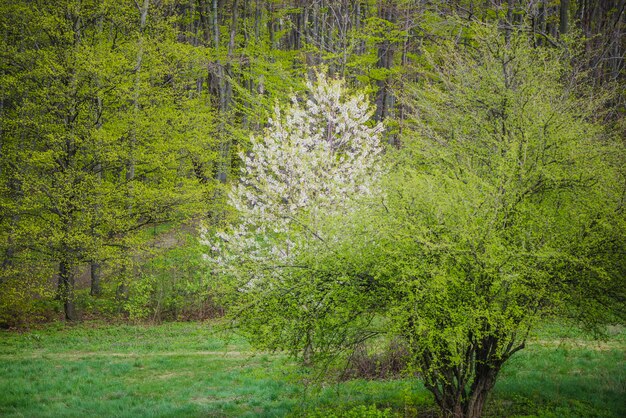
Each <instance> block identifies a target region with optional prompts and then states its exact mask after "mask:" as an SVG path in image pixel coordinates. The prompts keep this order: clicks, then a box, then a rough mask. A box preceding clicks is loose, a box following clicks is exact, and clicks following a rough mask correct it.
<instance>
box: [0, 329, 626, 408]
mask: <svg viewBox="0 0 626 418" xmlns="http://www.w3.org/2000/svg"><path fill="white" fill-rule="evenodd" d="M625 348H626V332H624V331H623V330H622V329H621V328H620V329H615V330H613V335H612V336H611V338H610V340H608V341H606V342H595V341H593V340H590V339H588V338H586V337H584V335H582V334H580V333H578V332H577V331H575V330H574V331H572V330H568V329H565V328H563V327H560V326H557V325H551V326H546V327H544V328H542V330H541V331H540V332H539V333H538V335H537V337H536V338H535V339H534V341H533V342H532V343H531V344H529V347H528V348H527V349H526V350H523V351H522V352H520V353H519V354H518V355H516V356H515V357H514V358H513V359H512V360H511V361H510V363H509V364H507V365H506V367H505V369H504V370H503V372H502V375H501V379H500V381H499V382H498V384H497V385H496V388H495V390H494V394H493V396H492V398H491V400H490V402H489V405H488V408H487V411H486V412H487V415H489V416H543V417H563V416H580V417H589V416H599V417H600V416H602V417H621V416H626V408H625V407H624V401H623V399H624V394H625V389H626V370H625V368H624V365H625V362H624V352H625V351H624V349H625ZM305 381H307V376H306V375H303V374H302V372H301V371H299V370H298V368H297V367H296V366H295V365H294V364H293V363H292V362H291V361H290V360H289V359H287V358H285V357H284V356H280V355H269V354H256V355H253V353H252V352H251V351H250V348H249V346H248V345H247V344H246V343H245V342H244V341H242V340H240V339H236V338H234V339H232V340H230V341H228V342H227V341H225V340H224V339H223V338H221V336H220V335H218V334H216V333H214V332H213V328H212V327H211V325H209V324H202V323H170V324H165V325H160V326H152V327H147V326H129V325H117V326H115V325H104V324H89V323H87V324H83V325H79V326H74V327H66V326H64V325H63V324H54V325H50V326H47V327H45V328H42V329H39V330H34V331H30V332H27V333H15V332H2V333H0V416H9V417H24V416H25V417H60V416H63V417H73V416H81V417H84V416H105V417H106V416H115V417H142V416H146V417H170V416H171V417H180V416H185V417H187V416H189V417H194V416H204V417H206V416H211V417H221V416H224V417H226V416H233V417H240V416H244V417H245V416H285V415H306V414H313V415H315V416H320V417H321V416H328V415H330V414H331V413H336V414H337V415H342V413H343V414H344V415H346V414H348V415H349V416H355V417H356V416H363V415H365V414H366V413H369V414H370V416H373V415H372V414H373V412H376V409H375V408H374V407H373V405H376V407H377V408H378V411H379V414H380V416H383V415H384V413H383V412H380V411H383V410H384V409H385V408H389V410H388V411H387V413H386V414H387V415H389V416H391V415H395V416H415V415H419V416H436V408H435V407H434V405H433V402H432V399H431V397H430V395H429V393H428V392H426V391H425V390H424V388H423V387H422V386H421V384H420V383H419V382H414V381H410V380H403V381H385V382H366V381H361V380H356V381H351V382H346V383H342V384H328V385H323V386H306V385H305V384H304V383H303V382H305ZM362 405H365V406H362ZM359 408H361V409H359Z"/></svg>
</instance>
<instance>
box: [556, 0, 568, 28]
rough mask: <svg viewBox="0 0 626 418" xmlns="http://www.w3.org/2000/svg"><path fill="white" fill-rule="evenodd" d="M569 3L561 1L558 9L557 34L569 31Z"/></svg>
mask: <svg viewBox="0 0 626 418" xmlns="http://www.w3.org/2000/svg"><path fill="white" fill-rule="evenodd" d="M569 2H570V0H561V6H560V9H559V33H560V34H561V35H565V34H566V33H567V32H568V31H569Z"/></svg>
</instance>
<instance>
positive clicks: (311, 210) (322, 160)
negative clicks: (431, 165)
mask: <svg viewBox="0 0 626 418" xmlns="http://www.w3.org/2000/svg"><path fill="white" fill-rule="evenodd" d="M317 78H318V79H317V82H316V83H311V82H309V83H308V84H307V86H308V93H309V95H308V97H306V98H298V97H294V98H293V99H292V104H291V106H290V107H288V108H287V109H286V110H285V111H284V113H283V112H282V111H281V110H280V108H279V107H276V110H275V114H274V117H273V119H271V120H270V126H269V127H268V128H267V130H266V132H265V135H264V137H252V139H251V142H252V150H251V151H250V153H249V154H247V155H245V154H242V155H241V158H242V159H243V160H244V162H245V164H246V165H245V167H244V168H243V169H242V171H243V176H242V180H241V182H240V183H239V184H238V185H237V186H235V187H234V189H233V190H232V192H231V194H230V203H231V205H232V206H233V207H234V208H235V209H237V211H238V214H239V216H240V218H239V222H238V224H237V225H235V226H234V227H232V228H231V229H230V230H228V231H226V232H221V233H218V238H219V239H218V240H215V241H214V242H209V238H208V237H207V238H206V240H207V244H209V245H211V247H212V252H213V254H212V257H211V259H212V261H213V264H214V266H215V269H216V272H217V273H218V274H220V275H221V276H220V277H227V278H228V279H229V283H230V285H231V288H232V289H233V292H234V293H235V295H234V296H235V303H238V304H241V305H240V306H248V304H250V306H252V308H251V309H244V310H242V311H241V312H240V314H241V315H244V316H245V317H246V321H244V322H243V325H244V326H248V325H249V326H250V327H251V328H250V329H251V330H256V329H257V328H256V327H257V326H264V325H263V324H261V323H260V322H256V320H255V318H258V319H261V320H262V321H265V319H264V318H266V317H267V315H268V313H269V310H271V309H273V308H277V309H282V308H283V306H282V305H281V304H279V303H278V304H273V303H272V300H273V299H272V297H269V298H267V299H266V298H265V296H266V291H267V290H268V289H274V290H278V289H285V288H286V287H290V286H291V284H297V283H299V282H301V280H302V277H301V275H300V274H299V267H298V266H299V264H300V261H299V259H300V257H301V256H302V254H305V253H307V252H308V251H310V250H311V248H310V246H311V245H312V244H313V245H314V246H316V244H315V243H316V242H318V241H319V242H325V239H326V237H325V235H326V231H325V230H324V229H325V228H324V223H325V221H324V220H325V219H327V218H329V217H333V216H337V215H338V214H346V213H350V212H352V211H354V210H356V208H355V206H354V204H355V201H357V200H358V198H359V197H363V196H369V195H372V194H376V191H377V189H378V186H377V183H378V181H379V179H380V175H381V167H380V162H379V153H380V151H381V150H382V148H381V144H380V136H381V130H382V125H380V124H378V125H375V126H373V127H369V126H368V124H367V123H368V120H369V118H370V117H371V115H372V113H373V111H372V110H371V109H370V107H369V104H368V102H367V101H366V99H365V98H364V96H363V95H362V94H350V95H348V93H347V92H348V90H347V88H346V87H345V84H344V82H343V81H341V80H336V79H332V78H328V77H327V76H326V75H324V74H322V73H320V74H318V75H317ZM328 238H331V237H330V236H329V237H328ZM294 269H295V270H294ZM298 292H299V293H300V291H298ZM305 294H306V295H307V296H306V297H307V300H310V301H311V303H313V304H316V303H317V302H316V301H315V298H314V295H313V294H310V295H308V292H304V293H302V295H305ZM273 296H279V294H273ZM307 300H304V299H303V300H301V301H300V303H302V306H309V304H308V302H307ZM258 301H262V302H261V304H258V303H257V302H258ZM309 307H310V308H311V309H312V308H313V306H309ZM258 310H260V311H259V312H258V313H259V316H257V315H256V314H257V311H258ZM283 313H285V314H286V311H285V312H283ZM274 314H275V315H272V317H273V318H274V319H278V318H279V317H280V316H281V314H280V312H278V311H274ZM283 318H284V319H285V321H284V322H283V321H279V322H281V324H278V323H274V324H273V325H275V326H277V327H282V326H287V324H288V322H289V317H288V316H284V317H283ZM268 325H269V324H268ZM291 325H292V326H293V327H295V328H292V331H294V333H293V335H294V337H295V338H300V337H299V336H298V332H296V330H297V329H299V328H301V324H300V322H299V321H293V322H291ZM269 326H271V325H269ZM276 330H277V331H278V328H276ZM253 332H254V331H253ZM278 334H280V333H279V332H277V333H275V334H274V335H273V337H269V336H270V334H267V336H268V338H269V340H264V341H261V340H257V342H259V343H260V344H262V345H264V346H266V347H272V348H277V347H279V346H282V345H281V342H280V340H281V338H280V335H278ZM274 337H276V339H275V340H274ZM270 340H272V341H270ZM291 348H292V349H293V350H294V351H296V352H298V351H301V352H303V353H305V356H306V357H307V360H308V358H309V356H310V354H311V349H312V348H311V341H309V340H305V339H303V340H302V341H300V342H298V343H295V344H294V345H293V346H291Z"/></svg>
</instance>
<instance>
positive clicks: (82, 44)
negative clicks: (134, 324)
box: [0, 0, 213, 319]
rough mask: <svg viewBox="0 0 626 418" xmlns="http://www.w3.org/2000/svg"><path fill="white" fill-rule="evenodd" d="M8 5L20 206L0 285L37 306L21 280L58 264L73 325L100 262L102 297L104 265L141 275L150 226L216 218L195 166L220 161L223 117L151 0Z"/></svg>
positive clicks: (7, 112)
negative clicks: (217, 132) (82, 280)
mask: <svg viewBox="0 0 626 418" xmlns="http://www.w3.org/2000/svg"><path fill="white" fill-rule="evenodd" d="M9 3H10V4H4V3H3V4H2V9H3V11H5V12H6V13H3V17H2V19H1V20H0V23H1V25H2V26H1V27H2V31H3V33H4V36H5V39H6V40H7V44H8V48H7V50H6V51H3V56H2V58H3V60H2V75H3V90H2V103H3V108H2V114H1V122H2V126H3V132H2V152H3V161H2V171H1V172H0V184H1V185H2V190H1V192H2V195H1V198H2V200H3V203H4V201H10V202H11V204H10V205H7V207H6V212H5V210H4V209H3V213H2V217H1V218H0V231H2V232H1V233H2V235H3V236H4V237H6V238H7V239H6V241H4V240H3V243H2V244H1V245H2V250H3V251H2V252H3V253H4V254H3V256H4V257H3V263H2V264H3V268H2V270H1V271H0V274H1V275H2V277H6V278H7V280H6V282H5V281H3V280H2V281H0V285H5V286H9V287H12V286H14V285H15V286H18V287H19V286H20V284H21V285H22V287H23V289H24V291H23V292H22V293H23V295H24V296H26V295H29V294H30V291H29V290H28V289H29V286H31V285H30V284H29V283H30V282H31V281H32V278H31V279H30V280H23V279H24V277H29V276H33V274H32V273H35V272H36V273H41V274H37V276H38V279H39V281H40V283H42V282H43V283H45V282H46V281H48V280H49V279H48V277H46V275H48V274H50V273H51V270H52V267H51V266H50V265H51V264H55V265H56V266H55V267H54V270H56V276H57V277H58V288H57V296H58V299H59V300H60V301H61V302H62V303H63V305H64V311H65V316H66V318H67V319H76V318H77V312H76V311H75V307H74V300H75V296H74V287H75V276H76V274H77V273H78V271H79V270H78V269H79V268H80V267H81V266H83V265H85V264H86V263H92V273H94V272H95V273H96V274H95V275H94V282H93V286H92V293H93V294H97V293H99V288H100V286H99V281H98V280H97V279H98V274H97V273H98V270H99V264H100V263H101V262H104V261H112V260H115V262H116V263H117V264H128V263H130V262H131V260H132V257H133V255H134V254H136V252H137V250H138V247H139V246H140V245H141V244H142V242H144V241H145V238H144V237H143V236H142V234H141V233H140V232H141V229H142V227H144V226H146V225H152V224H157V223H162V222H166V221H173V220H179V219H185V218H188V217H190V216H193V215H194V214H195V215H197V214H198V213H200V212H201V211H202V210H203V209H204V207H205V206H204V205H203V200H204V199H205V196H204V195H203V194H204V193H206V189H207V188H209V187H210V182H209V181H208V180H207V179H206V178H205V176H206V174H205V173H204V171H203V170H201V169H198V170H197V169H196V167H195V166H194V164H195V165H198V166H200V165H202V164H204V165H205V166H206V165H209V164H208V162H210V161H211V159H212V157H213V154H212V153H211V151H212V142H211V127H212V112H211V111H210V109H208V106H207V105H208V99H207V95H206V94H205V95H202V94H200V93H198V92H196V91H193V92H191V93H190V91H189V85H190V84H191V85H194V86H195V78H192V80H191V81H189V78H190V77H189V75H188V73H191V76H192V77H193V76H195V74H193V73H194V70H195V71H197V68H195V69H194V65H196V66H201V65H202V61H201V59H200V58H199V57H198V56H199V55H201V51H198V49H195V48H192V47H191V46H184V45H177V44H176V43H175V42H173V40H174V39H176V32H175V31H174V30H173V29H172V28H171V27H170V26H169V22H168V21H167V20H166V19H165V17H164V15H163V14H162V10H159V9H158V8H155V9H154V10H153V9H149V6H150V2H149V1H144V2H143V5H142V6H139V5H137V7H135V6H133V5H132V4H128V5H124V4H121V3H119V2H98V1H83V2H81V1H73V0H67V1H61V2H56V3H55V4H53V5H50V4H47V3H45V2H9ZM151 41H152V42H151ZM184 59H187V60H188V61H184ZM3 208H4V205H3ZM4 242H6V243H7V244H6V245H5V244H4ZM33 264H42V265H44V266H47V267H48V268H46V269H42V268H37V269H35V268H33ZM94 267H96V268H94ZM128 270H130V269H128ZM42 287H45V286H42ZM31 288H32V289H36V288H37V287H36V286H34V287H31ZM25 299H26V300H28V298H27V297H26V298H25Z"/></svg>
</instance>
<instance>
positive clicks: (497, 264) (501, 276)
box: [216, 25, 626, 417]
mask: <svg viewBox="0 0 626 418" xmlns="http://www.w3.org/2000/svg"><path fill="white" fill-rule="evenodd" d="M464 29H465V30H467V31H468V32H471V33H472V41H471V45H468V46H466V47H463V46H459V45H456V44H454V43H442V48H441V52H440V53H439V55H437V56H434V57H432V59H431V60H430V61H429V64H428V65H427V66H425V67H424V68H422V74H423V81H422V82H421V83H419V84H416V85H414V86H413V87H412V88H408V87H407V89H408V94H407V97H406V98H405V104H406V105H407V106H410V107H411V108H412V109H413V114H412V119H410V120H409V121H408V125H407V126H406V127H405V129H404V138H403V144H404V146H403V148H402V149H400V150H398V151H397V152H391V151H390V153H389V154H388V156H387V158H388V161H389V163H390V164H391V168H390V173H389V174H388V175H385V176H384V177H383V181H382V186H381V187H378V188H376V189H375V190H376V193H374V194H373V195H369V196H368V195H359V194H356V195H355V196H353V197H352V198H351V199H350V202H351V205H350V209H349V210H333V209H332V207H333V206H332V205H331V206H330V208H331V209H330V210H327V211H325V212H324V215H323V216H313V217H309V212H308V210H310V209H309V208H308V207H306V206H303V207H298V206H296V207H295V208H294V210H293V211H292V210H290V206H289V203H291V199H290V196H298V195H299V194H298V193H297V191H298V190H306V188H305V187H304V185H305V184H306V183H302V184H298V185H297V186H296V189H295V191H290V193H289V194H286V196H287V198H286V199H285V201H284V202H283V203H284V206H283V205H279V206H281V207H284V208H286V209H287V212H280V211H279V213H282V214H283V215H282V217H281V216H278V217H275V215H272V216H269V217H266V216H264V210H263V209H262V208H267V207H269V204H268V202H269V201H270V200H271V201H277V202H278V203H279V204H280V199H279V196H280V195H279V194H277V195H276V196H277V197H273V196H274V195H271V194H268V191H269V190H271V189H270V188H268V186H265V184H267V185H272V187H275V184H276V183H277V182H276V179H277V178H283V177H281V176H282V173H284V172H285V169H284V168H283V167H284V164H286V162H287V161H289V160H288V159H287V158H286V156H287V155H289V154H286V153H285V152H284V151H281V152H278V151H277V152H273V153H271V154H270V153H261V152H256V153H255V157H256V159H255V158H250V159H247V160H246V162H247V167H248V168H247V175H248V176H250V175H251V174H253V173H256V174H266V173H268V174H269V173H276V174H272V175H270V176H269V177H268V180H262V181H263V182H262V183H258V185H256V184H250V185H249V187H246V185H245V184H246V183H244V185H243V186H240V188H239V189H237V190H238V191H237V192H235V194H234V196H235V198H234V200H233V202H234V203H237V202H245V203H246V204H244V205H240V206H239V209H240V210H242V212H243V218H244V219H246V218H247V217H248V216H249V215H248V213H252V212H254V211H258V214H259V216H255V217H254V219H255V222H254V223H252V224H250V225H254V227H243V229H242V231H245V232H246V233H244V234H242V235H241V236H240V237H238V238H236V239H235V235H234V234H232V233H231V234H230V235H224V238H225V239H226V240H228V244H229V245H233V247H235V248H243V247H241V246H240V245H251V246H253V247H254V248H259V249H261V250H262V251H258V252H252V253H250V254H248V255H245V254H241V253H239V254H240V258H239V257H233V258H231V259H228V258H222V259H221V260H220V261H221V262H225V263H226V264H229V263H231V266H233V267H234V268H233V269H231V270H229V274H231V276H230V277H236V278H237V280H235V281H234V286H233V291H234V293H236V297H235V301H236V303H238V305H236V306H237V308H236V309H233V311H234V313H233V316H234V319H235V324H236V325H237V326H238V327H239V329H240V330H241V331H243V332H244V333H245V334H247V335H248V336H249V337H250V338H251V340H252V342H253V343H255V344H256V345H257V346H258V347H261V348H265V349H286V350H289V351H290V352H291V353H292V354H294V355H297V356H302V357H303V358H304V360H306V361H307V362H308V363H309V364H316V363H318V364H319V363H320V362H321V361H322V360H335V359H338V360H341V359H344V360H345V359H346V357H347V353H350V352H352V351H353V350H355V349H356V348H357V347H359V346H361V345H362V344H364V343H366V342H368V341H377V339H378V338H388V339H389V338H394V339H396V340H397V341H400V343H401V344H403V345H404V346H405V347H406V348H407V350H408V352H409V355H410V361H409V362H408V363H407V369H408V371H411V372H419V375H420V376H422V379H423V381H424V384H425V386H426V388H428V390H430V391H431V392H432V393H433V395H434V397H435V400H436V402H437V403H438V405H439V406H440V407H441V409H442V411H443V412H444V414H445V415H447V416H454V417H478V416H480V415H481V414H482V411H483V408H484V405H485V402H486V399H487V395H488V394H489V392H490V390H491V389H492V388H493V386H494V384H495V382H496V379H497V376H498V373H499V372H500V370H501V368H502V365H503V364H504V363H505V362H506V361H507V360H508V359H509V358H510V357H511V356H512V355H513V354H514V353H516V352H517V351H519V350H521V349H523V348H524V346H525V343H526V339H527V337H528V335H529V332H530V330H531V329H532V327H533V326H534V325H535V324H536V323H537V321H538V320H540V319H541V318H543V317H545V316H549V315H554V314H558V315H563V316H567V317H571V318H573V319H576V320H578V321H582V322H583V323H585V324H587V325H589V326H593V325H594V324H598V323H601V321H603V320H611V319H615V318H616V317H621V318H623V312H624V306H623V304H624V291H623V289H624V282H623V278H624V265H623V255H624V243H625V242H626V240H625V239H624V238H625V237H624V234H625V231H626V230H625V228H624V226H625V225H626V222H625V221H624V212H623V210H624V209H623V195H624V177H623V175H624V173H623V170H622V172H620V169H621V168H622V167H621V162H623V161H624V149H623V146H622V145H620V144H619V141H616V140H612V139H611V138H610V137H608V136H607V135H606V134H604V133H603V131H602V130H601V129H600V128H599V127H598V126H597V125H594V124H593V123H592V122H590V120H593V119H592V118H591V117H590V116H591V112H592V111H593V109H594V106H593V105H592V104H589V103H592V101H588V100H583V98H581V97H578V96H577V95H576V93H575V92H574V91H571V90H568V89H567V88H566V86H565V85H564V83H563V82H562V80H564V79H565V77H564V76H565V75H566V74H567V64H566V63H565V62H564V61H563V60H562V59H560V57H559V56H558V52H559V51H558V50H556V49H542V48H534V47H533V46H532V39H529V37H528V36H525V35H523V34H520V33H515V32H512V33H511V36H510V38H509V39H508V40H505V39H503V37H502V36H501V34H500V33H499V32H498V31H497V30H496V29H493V28H491V27H485V26H483V25H469V26H467V27H465V28H464ZM300 118H303V116H302V117H300ZM296 126H300V125H296ZM273 132H274V131H273V130H270V131H269V135H268V136H269V137H270V138H272V136H273V135H276V136H277V137H279V138H281V140H282V141H283V142H284V143H292V142H293V141H294V140H295V139H296V138H300V137H301V135H299V134H300V133H301V132H302V129H298V130H293V129H291V130H288V129H276V134H273ZM278 133H280V134H279V135H278ZM272 143H273V141H271V140H270V142H269V144H272ZM268 149H271V147H268ZM303 155H304V156H308V155H309V154H306V153H304V154H303ZM261 156H263V157H261ZM253 167H259V169H258V170H257V169H256V168H253ZM248 176H246V178H249V177H248ZM312 177H313V178H314V176H312ZM287 178H289V177H285V179H287ZM307 178H311V177H307ZM325 181H331V182H332V177H331V179H329V180H325ZM290 184H291V183H290ZM326 190H328V191H329V192H332V191H333V190H334V188H333V187H328V189H326ZM244 191H245V193H244ZM383 191H384V193H383ZM304 193H306V192H304ZM244 195H245V196H246V197H245V198H237V196H244ZM270 196H271V197H270ZM335 199H341V197H336V198H335ZM333 200H334V199H333V198H326V201H328V202H333ZM257 201H259V202H262V203H261V204H260V205H259V206H255V202H257ZM333 205H334V202H333ZM340 207H341V206H340ZM302 209H307V210H302ZM283 219H286V223H284V224H281V223H279V222H277V221H278V220H283ZM275 224H279V225H287V227H286V228H283V229H281V228H278V229H277V230H273V229H272V227H273V225H275ZM242 225H246V223H245V222H244V223H243V224H242ZM311 225H314V228H311ZM244 238H245V239H244ZM240 242H245V243H246V244H239V243H240ZM231 243H232V244H231ZM292 243H295V244H293V245H292ZM227 247H228V246H227ZM274 248H289V249H290V251H289V252H287V251H284V252H283V253H281V255H288V257H277V256H276V255H277V253H276V252H275V251H274ZM217 249H218V248H216V250H217ZM291 249H297V250H296V251H291ZM242 265H245V268H242ZM223 271H225V270H223ZM233 272H235V273H233Z"/></svg>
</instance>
